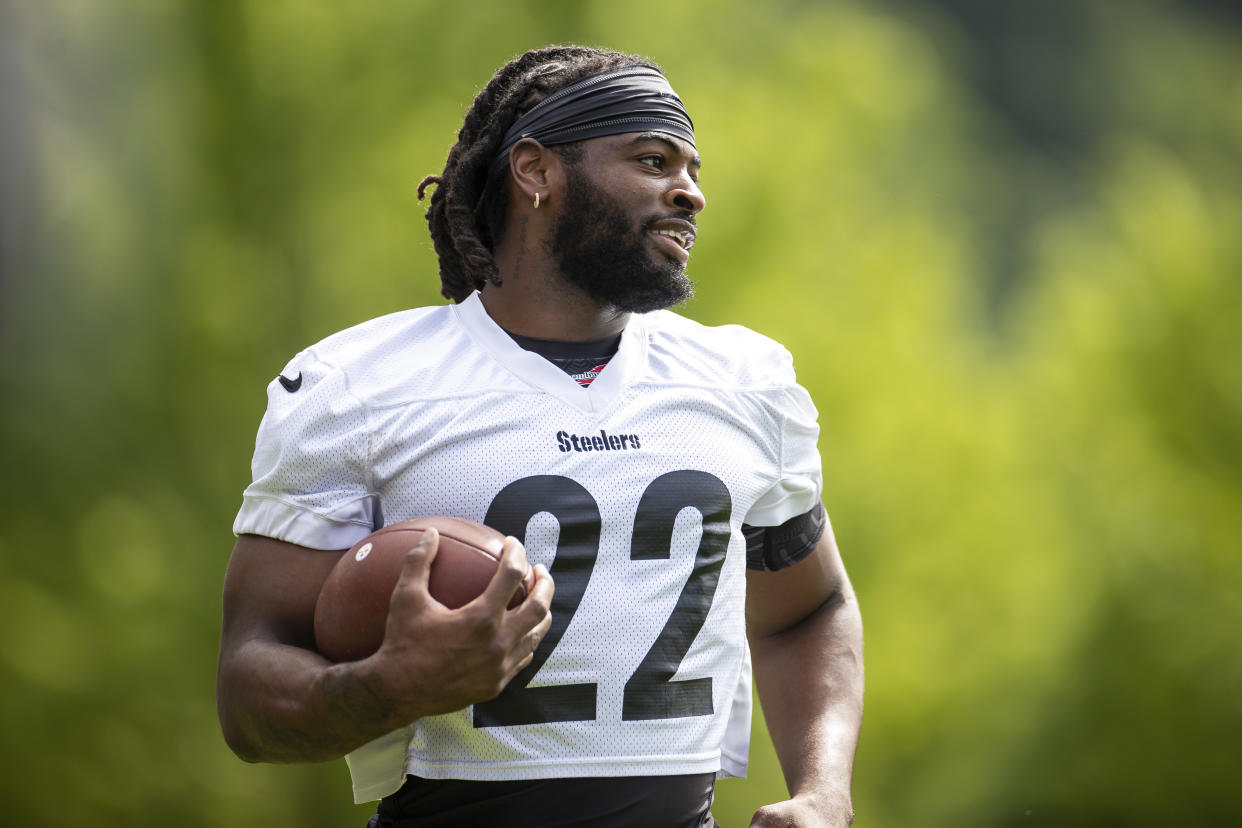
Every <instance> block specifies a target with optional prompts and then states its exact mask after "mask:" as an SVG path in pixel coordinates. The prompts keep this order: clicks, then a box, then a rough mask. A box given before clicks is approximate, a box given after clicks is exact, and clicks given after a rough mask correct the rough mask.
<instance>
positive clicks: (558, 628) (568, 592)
mask: <svg viewBox="0 0 1242 828" xmlns="http://www.w3.org/2000/svg"><path fill="white" fill-rule="evenodd" d="M540 512H548V513H550V514H551V515H552V516H553V517H554V518H556V521H557V523H559V524H560V537H559V539H558V541H557V545H556V557H555V558H554V559H553V560H552V567H551V569H549V572H550V574H551V575H552V579H553V580H554V581H555V582H556V592H555V594H554V595H553V597H552V626H551V628H550V629H549V630H548V634H547V636H545V637H544V640H543V643H541V644H540V646H539V649H538V650H536V651H535V657H534V658H533V659H531V662H530V664H528V665H526V667H525V668H524V669H523V670H522V671H521V672H520V673H518V674H517V675H516V676H514V677H513V680H512V681H511V682H509V684H508V685H507V686H506V687H505V689H504V690H503V691H501V693H500V695H499V696H497V697H496V698H494V699H492V700H490V701H486V702H480V703H479V704H476V705H475V706H474V726H475V727H500V726H505V725H520V724H535V723H538V722H576V721H584V720H590V719H594V718H595V695H596V693H595V684H593V683H591V684H558V685H550V686H547V687H527V686H526V685H527V684H529V683H530V680H531V679H532V678H534V676H535V674H536V673H538V672H539V668H541V667H542V666H543V664H544V662H545V661H547V660H548V656H549V655H550V654H551V653H552V651H553V650H554V649H555V648H556V645H557V644H558V643H559V642H560V640H561V636H563V635H564V634H565V628H566V627H568V626H569V621H570V619H572V618H573V616H574V613H575V612H577V610H578V604H579V603H580V602H581V601H582V595H583V593H584V592H586V588H587V582H588V581H590V580H591V570H592V569H594V568H595V558H596V557H597V556H598V555H599V531H600V517H599V506H598V505H597V504H596V502H595V498H593V497H591V493H590V492H588V491H587V490H586V489H584V488H583V487H582V485H581V484H580V483H576V482H575V481H573V480H570V479H569V478H568V477H558V476H556V475H539V476H536V477H525V478H522V479H521V480H517V481H515V482H513V483H510V484H509V485H508V486H506V487H505V488H503V489H501V491H500V493H499V494H498V495H496V499H495V500H493V501H492V505H491V507H490V508H489V509H488V510H487V517H485V518H484V519H483V522H484V523H486V524H487V525H488V526H491V527H493V528H495V529H497V530H499V531H501V532H504V533H505V534H506V535H512V536H513V537H515V538H517V539H518V540H520V541H522V542H525V540H526V524H527V523H528V522H529V521H530V519H531V518H532V517H534V516H535V515H537V514H539V513H540Z"/></svg>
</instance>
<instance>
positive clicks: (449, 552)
mask: <svg viewBox="0 0 1242 828" xmlns="http://www.w3.org/2000/svg"><path fill="white" fill-rule="evenodd" d="M428 527H435V528H436V529H437V530H439V532H440V546H439V549H438V551H437V553H436V557H435V560H434V561H432V562H431V574H430V576H429V581H428V590H429V592H430V593H431V597H432V598H435V599H436V600H437V601H439V602H440V603H441V604H444V605H445V606H446V607H448V608H450V609H457V608H458V607H461V606H463V605H465V604H468V603H469V602H470V601H472V600H474V599H475V598H477V597H478V596H479V595H480V594H481V593H482V592H483V590H484V588H485V587H486V586H487V584H488V582H489V581H491V579H492V576H493V575H494V574H495V573H496V569H497V566H498V565H499V560H500V550H501V547H502V546H503V545H504V541H505V536H504V535H502V534H501V533H500V532H497V531H496V530H495V529H492V528H491V527H488V526H484V525H483V524H481V523H475V522H474V521H472V520H465V519H463V518H455V517H422V518H417V519H415V520H406V521H402V522H401V523H394V524H392V525H391V526H385V527H384V528H383V529H379V530H377V531H375V532H372V533H371V534H370V535H368V536H366V537H365V538H363V539H362V540H360V541H359V542H358V543H356V544H355V545H354V546H353V547H352V548H351V549H349V550H348V551H347V552H345V554H343V555H342V556H341V559H340V560H339V561H337V563H336V566H335V567H333V569H332V571H331V572H330V573H329V574H328V579H327V580H326V581H324V584H323V588H322V589H321V590H320V592H319V599H318V602H317V603H316V604H315V644H316V646H317V647H318V648H319V652H320V653H322V654H323V655H324V656H325V657H327V658H330V659H332V660H333V661H356V660H358V659H360V658H366V657H367V656H369V655H371V654H372V653H374V652H375V651H376V650H378V649H379V646H380V644H381V642H383V640H384V628H385V626H386V622H387V619H388V603H389V599H390V598H391V597H392V591H393V587H395V586H396V585H397V578H398V577H399V576H400V575H401V566H402V564H403V563H404V561H405V554H406V552H408V551H409V550H411V549H413V548H414V547H415V546H416V545H417V544H418V542H419V540H420V539H421V538H422V536H423V530H424V529H426V528H428ZM534 582H535V573H534V570H533V569H528V570H527V572H526V576H525V578H523V580H522V583H521V584H520V585H519V586H518V589H517V591H516V592H515V593H514V594H513V599H512V600H511V601H510V602H509V607H510V608H512V607H515V606H517V605H518V604H520V603H521V602H522V601H524V600H525V599H526V596H527V595H528V594H529V593H530V590H531V588H532V587H533V586H534Z"/></svg>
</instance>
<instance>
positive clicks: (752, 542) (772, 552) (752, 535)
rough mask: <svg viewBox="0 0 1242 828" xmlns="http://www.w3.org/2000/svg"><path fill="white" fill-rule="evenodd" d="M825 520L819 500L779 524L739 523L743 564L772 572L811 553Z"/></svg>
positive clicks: (822, 530) (817, 541)
mask: <svg viewBox="0 0 1242 828" xmlns="http://www.w3.org/2000/svg"><path fill="white" fill-rule="evenodd" d="M827 523H828V514H827V512H825V511H824V504H822V503H816V504H815V506H814V507H812V508H811V510H810V511H809V512H807V513H806V514H802V515H798V516H797V517H793V518H790V519H789V520H787V521H785V522H784V523H782V524H781V525H780V526H749V525H747V524H745V523H743V524H742V534H744V535H745V536H746V568H747V569H757V570H761V571H763V572H773V571H775V570H777V569H784V568H785V567H787V566H793V565H794V564H796V563H797V562H798V561H800V560H802V559H803V558H805V557H806V556H807V555H809V554H811V550H813V549H814V548H815V544H817V543H819V539H820V537H821V536H822V535H823V534H824V526H826V525H827Z"/></svg>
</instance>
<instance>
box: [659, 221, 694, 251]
mask: <svg viewBox="0 0 1242 828" xmlns="http://www.w3.org/2000/svg"><path fill="white" fill-rule="evenodd" d="M648 230H649V231H650V232H651V233H652V234H654V235H656V236H660V237H662V238H665V239H669V240H670V241H671V242H672V244H675V245H676V246H677V248H678V249H679V251H680V252H681V253H682V254H683V255H684V254H686V253H688V252H689V250H690V248H691V247H694V241H695V238H696V234H695V228H694V225H693V224H691V223H690V222H688V221H685V220H684V219H661V220H659V221H657V222H654V223H653V224H651V225H650V227H649V228H648Z"/></svg>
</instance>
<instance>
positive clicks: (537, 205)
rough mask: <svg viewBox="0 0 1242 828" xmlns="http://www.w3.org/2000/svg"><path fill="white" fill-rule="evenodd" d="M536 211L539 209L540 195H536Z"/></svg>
mask: <svg viewBox="0 0 1242 828" xmlns="http://www.w3.org/2000/svg"><path fill="white" fill-rule="evenodd" d="M535 209H536V210H538V209H539V193H535Z"/></svg>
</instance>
